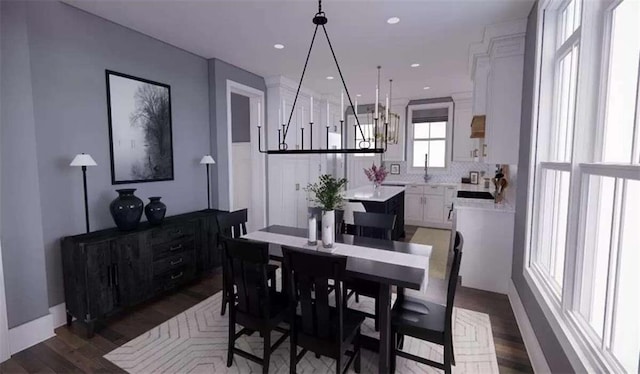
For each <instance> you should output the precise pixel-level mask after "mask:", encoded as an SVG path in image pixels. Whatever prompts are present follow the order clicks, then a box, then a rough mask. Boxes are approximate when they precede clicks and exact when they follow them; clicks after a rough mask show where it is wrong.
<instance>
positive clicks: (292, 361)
mask: <svg viewBox="0 0 640 374" xmlns="http://www.w3.org/2000/svg"><path fill="white" fill-rule="evenodd" d="M289 333H290V334H291V335H289V342H290V344H291V346H290V347H289V373H290V374H296V366H297V363H298V361H297V360H296V358H297V356H298V347H297V345H296V343H297V342H296V337H295V332H294V331H293V329H292V330H291V331H290V332H289Z"/></svg>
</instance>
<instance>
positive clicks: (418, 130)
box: [413, 122, 429, 139]
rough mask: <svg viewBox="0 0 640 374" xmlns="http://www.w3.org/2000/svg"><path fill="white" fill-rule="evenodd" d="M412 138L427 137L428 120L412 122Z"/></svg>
mask: <svg viewBox="0 0 640 374" xmlns="http://www.w3.org/2000/svg"><path fill="white" fill-rule="evenodd" d="M413 138H414V139H427V138H429V122H421V123H414V124H413Z"/></svg>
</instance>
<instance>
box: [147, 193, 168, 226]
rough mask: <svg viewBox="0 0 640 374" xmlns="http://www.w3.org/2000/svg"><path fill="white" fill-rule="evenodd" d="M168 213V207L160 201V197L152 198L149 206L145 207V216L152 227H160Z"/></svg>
mask: <svg viewBox="0 0 640 374" xmlns="http://www.w3.org/2000/svg"><path fill="white" fill-rule="evenodd" d="M165 213H167V206H166V205H164V203H163V202H162V201H160V196H152V197H150V198H149V204H147V206H145V207H144V215H145V216H147V221H149V223H150V224H151V225H159V224H161V223H162V220H163V219H164V215H165Z"/></svg>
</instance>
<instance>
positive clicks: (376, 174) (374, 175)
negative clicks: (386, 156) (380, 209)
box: [364, 163, 389, 189]
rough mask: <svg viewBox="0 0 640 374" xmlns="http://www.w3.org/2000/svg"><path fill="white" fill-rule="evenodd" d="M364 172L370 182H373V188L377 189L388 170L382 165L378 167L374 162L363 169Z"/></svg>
mask: <svg viewBox="0 0 640 374" xmlns="http://www.w3.org/2000/svg"><path fill="white" fill-rule="evenodd" d="M364 174H365V175H366V176H367V178H369V181H370V182H373V188H374V189H377V188H378V187H380V185H381V184H382V182H384V180H385V179H386V178H387V175H388V174H389V172H388V171H387V169H386V168H385V167H384V166H379V167H378V166H376V164H375V163H374V164H372V165H371V167H370V168H369V169H364Z"/></svg>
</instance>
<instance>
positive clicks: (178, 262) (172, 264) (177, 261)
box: [171, 257, 182, 266]
mask: <svg viewBox="0 0 640 374" xmlns="http://www.w3.org/2000/svg"><path fill="white" fill-rule="evenodd" d="M181 263H182V257H180V259H178V260H175V261H171V266H175V265H178V264H181Z"/></svg>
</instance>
